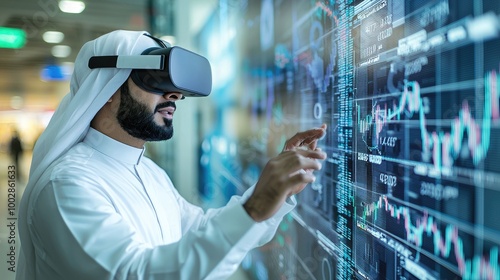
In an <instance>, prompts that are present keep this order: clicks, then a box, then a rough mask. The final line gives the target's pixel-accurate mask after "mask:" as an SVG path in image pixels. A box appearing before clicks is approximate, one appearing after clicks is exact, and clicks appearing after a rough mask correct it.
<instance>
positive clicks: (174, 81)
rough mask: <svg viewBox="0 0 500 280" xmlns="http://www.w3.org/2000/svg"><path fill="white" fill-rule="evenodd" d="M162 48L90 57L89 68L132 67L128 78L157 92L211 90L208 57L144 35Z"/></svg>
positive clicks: (185, 93) (199, 93) (203, 92)
mask: <svg viewBox="0 0 500 280" xmlns="http://www.w3.org/2000/svg"><path fill="white" fill-rule="evenodd" d="M144 35H145V36H148V37H150V38H152V39H153V40H155V41H156V42H157V43H158V44H159V45H160V46H161V47H153V48H149V49H146V50H145V51H144V52H142V54H141V55H111V56H93V57H91V58H90V60H89V68H90V69H95V68H126V69H133V70H132V72H131V74H130V77H131V78H132V80H133V81H134V83H135V84H136V85H137V86H138V87H140V88H141V89H143V90H145V91H149V92H152V93H156V94H161V95H163V94H165V93H167V92H178V93H181V94H182V95H183V97H185V96H190V97H191V96H192V97H201V96H208V95H209V94H210V91H211V90H212V70H211V68H210V63H209V62H208V60H207V59H206V58H205V57H203V56H201V55H198V54H196V53H193V52H191V51H188V50H186V49H183V48H181V47H176V46H174V47H172V46H171V45H170V44H168V43H167V42H165V41H163V40H161V39H158V38H155V37H153V36H151V35H149V34H144Z"/></svg>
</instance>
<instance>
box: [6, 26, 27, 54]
mask: <svg viewBox="0 0 500 280" xmlns="http://www.w3.org/2000/svg"><path fill="white" fill-rule="evenodd" d="M24 43H26V32H24V30H22V29H19V28H9V27H0V48H9V49H19V48H22V47H23V46H24Z"/></svg>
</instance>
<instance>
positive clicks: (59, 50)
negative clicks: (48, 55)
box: [52, 45, 71, 57]
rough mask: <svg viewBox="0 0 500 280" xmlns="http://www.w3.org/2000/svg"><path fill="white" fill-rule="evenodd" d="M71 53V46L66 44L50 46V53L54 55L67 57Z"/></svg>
mask: <svg viewBox="0 0 500 280" xmlns="http://www.w3.org/2000/svg"><path fill="white" fill-rule="evenodd" d="M70 54H71V48H70V47H69V46H66V45H57V46H53V47H52V55H53V56H55V57H68V56H69V55H70Z"/></svg>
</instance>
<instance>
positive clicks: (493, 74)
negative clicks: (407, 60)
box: [356, 70, 500, 173]
mask: <svg viewBox="0 0 500 280" xmlns="http://www.w3.org/2000/svg"><path fill="white" fill-rule="evenodd" d="M498 98H499V87H498V75H497V71H496V70H493V71H490V72H488V73H486V75H485V76H484V106H483V112H482V113H483V116H482V118H480V119H478V118H475V116H474V114H473V112H472V110H471V108H470V105H469V103H468V101H466V100H464V101H463V102H462V105H461V108H460V110H459V112H458V116H456V117H455V118H453V119H452V121H451V129H450V131H448V132H445V131H443V130H440V131H438V130H435V131H433V130H431V129H429V128H428V124H427V118H426V116H425V112H426V111H427V110H428V109H427V108H426V106H427V105H426V104H424V99H423V98H422V96H421V91H420V85H419V83H418V82H417V81H406V83H405V86H404V90H403V92H402V94H401V97H400V98H399V101H398V102H393V104H392V106H390V105H388V104H387V103H385V104H383V105H381V104H376V105H375V106H373V107H372V111H371V113H370V114H368V115H366V116H365V117H362V116H361V106H359V105H358V104H357V105H356V109H357V124H358V131H359V132H360V133H362V134H365V133H367V132H371V131H372V132H373V133H374V135H375V136H376V140H375V141H376V145H375V147H377V146H378V141H379V136H380V134H381V133H382V131H383V130H384V128H385V127H386V126H387V125H388V123H390V122H392V121H401V120H402V119H403V118H404V117H407V118H412V117H413V116H414V115H418V118H419V129H420V137H421V140H422V158H423V159H424V160H426V161H429V160H430V159H431V158H432V162H433V165H434V168H435V169H436V170H437V171H439V172H440V173H444V172H447V171H449V169H450V168H451V167H452V166H453V164H454V162H455V160H456V159H457V158H458V157H459V156H460V154H461V151H462V149H463V148H464V145H465V147H466V148H467V149H468V153H469V155H470V156H471V157H472V161H473V163H474V165H476V166H477V165H478V164H479V163H480V162H481V161H482V160H484V158H485V157H486V154H487V152H488V149H489V147H490V134H491V125H492V122H493V121H497V120H498V119H499V118H500V111H499V100H498Z"/></svg>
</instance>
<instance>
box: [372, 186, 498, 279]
mask: <svg viewBox="0 0 500 280" xmlns="http://www.w3.org/2000/svg"><path fill="white" fill-rule="evenodd" d="M380 211H382V212H385V213H389V215H390V217H392V218H395V219H397V220H398V221H403V224H404V227H405V232H406V240H407V241H408V242H411V243H413V244H415V245H416V246H418V247H422V245H423V238H424V234H425V235H426V236H427V237H432V240H433V245H434V252H433V253H434V254H435V255H438V256H441V257H443V258H449V257H450V256H451V255H452V252H453V255H454V256H455V261H456V263H457V266H458V270H459V271H460V275H461V276H462V277H463V279H500V265H499V263H498V253H499V252H498V247H493V248H491V249H490V251H489V255H488V256H478V255H475V256H473V257H472V258H470V257H468V256H465V253H464V244H463V240H462V238H461V237H460V236H459V230H458V228H457V227H456V226H454V225H451V224H449V225H447V226H446V227H445V230H444V232H442V231H441V230H440V229H439V225H438V223H437V222H436V221H435V218H434V217H432V216H430V215H429V214H428V213H427V212H425V211H424V213H423V215H422V216H421V217H418V218H415V217H412V215H411V211H410V208H408V207H406V206H398V205H396V204H391V203H390V202H389V198H388V197H387V196H384V195H382V196H380V197H379V199H378V200H377V201H375V202H372V203H370V204H368V205H365V207H364V209H363V215H362V220H363V222H366V219H367V217H373V223H374V224H375V223H376V221H377V217H378V213H379V212H380ZM412 221H415V222H414V223H413V222H412Z"/></svg>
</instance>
